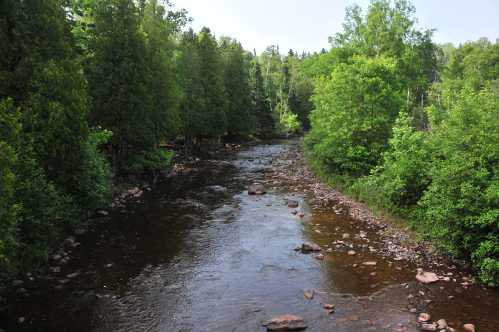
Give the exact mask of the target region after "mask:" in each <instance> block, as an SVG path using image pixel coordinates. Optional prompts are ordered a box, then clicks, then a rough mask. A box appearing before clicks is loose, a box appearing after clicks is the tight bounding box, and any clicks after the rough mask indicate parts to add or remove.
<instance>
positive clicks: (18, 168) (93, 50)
mask: <svg viewBox="0 0 499 332" xmlns="http://www.w3.org/2000/svg"><path fill="white" fill-rule="evenodd" d="M188 22H189V18H188V16H187V13H186V12H185V11H184V10H175V9H174V8H173V6H172V4H171V3H169V2H161V1H157V0H142V1H134V0H73V1H69V0H44V1H40V0H24V1H19V0H3V1H2V2H1V4H0V45H1V47H0V277H1V276H8V275H13V274H14V273H16V272H20V271H28V270H29V271H31V270H32V269H36V268H37V267H39V266H43V265H44V264H45V262H46V260H47V257H48V254H49V252H50V250H52V249H53V248H54V247H55V246H56V245H57V244H58V243H60V241H61V237H62V236H64V235H65V234H67V233H69V232H70V231H71V230H72V229H73V228H75V227H76V226H77V225H78V224H79V223H80V222H82V221H83V220H85V219H86V218H87V216H88V215H89V214H91V213H92V212H93V211H94V210H95V209H96V208H98V207H102V206H106V204H107V203H108V200H109V198H110V179H111V178H112V177H114V176H120V175H124V174H128V173H141V172H147V171H148V170H150V169H161V168H165V167H167V166H168V165H169V163H170V160H171V157H172V152H171V151H168V150H164V149H162V148H160V146H164V144H162V143H165V142H169V141H179V140H180V141H182V142H184V143H185V144H187V145H195V144H197V143H198V142H199V141H200V140H203V141H208V142H210V141H211V142H217V141H220V139H221V138H246V137H252V136H255V137H263V138H265V137H271V136H273V135H275V134H285V133H291V132H298V131H300V130H302V128H303V127H306V126H307V122H306V121H307V120H306V119H307V113H308V112H309V111H310V107H311V105H310V104H309V103H308V99H309V96H310V94H311V86H310V85H302V84H301V80H300V74H299V68H300V64H301V62H302V61H303V58H304V56H298V55H295V54H294V52H292V51H291V52H290V53H289V54H287V55H285V56H283V55H280V54H279V50H278V47H275V46H271V47H269V48H268V49H267V50H266V51H265V52H264V53H263V54H261V55H260V56H256V55H255V54H254V53H253V52H247V51H245V50H244V49H243V47H242V46H241V44H240V43H238V42H237V41H236V40H234V39H231V38H228V37H221V38H219V39H216V38H215V36H214V35H213V34H212V33H211V32H210V30H209V29H208V28H204V29H202V30H201V31H200V32H198V33H196V32H194V31H192V30H189V31H185V29H184V28H185V26H186V24H187V23H188Z"/></svg>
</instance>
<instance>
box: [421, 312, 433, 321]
mask: <svg viewBox="0 0 499 332" xmlns="http://www.w3.org/2000/svg"><path fill="white" fill-rule="evenodd" d="M430 319H431V316H430V314H427V313H426V312H422V313H420V314H419V316H418V322H420V323H426V322H429V321H430Z"/></svg>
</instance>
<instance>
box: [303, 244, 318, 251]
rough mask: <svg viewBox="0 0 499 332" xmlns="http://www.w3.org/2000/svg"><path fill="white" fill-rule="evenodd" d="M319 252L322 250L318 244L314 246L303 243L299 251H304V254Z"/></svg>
mask: <svg viewBox="0 0 499 332" xmlns="http://www.w3.org/2000/svg"><path fill="white" fill-rule="evenodd" d="M321 250H322V248H321V247H320V246H319V245H318V244H315V243H311V242H305V243H303V244H302V245H301V251H304V252H310V251H321Z"/></svg>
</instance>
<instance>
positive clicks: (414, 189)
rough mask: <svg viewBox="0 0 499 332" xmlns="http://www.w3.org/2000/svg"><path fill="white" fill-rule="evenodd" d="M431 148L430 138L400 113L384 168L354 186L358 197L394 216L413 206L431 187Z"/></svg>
mask: <svg viewBox="0 0 499 332" xmlns="http://www.w3.org/2000/svg"><path fill="white" fill-rule="evenodd" d="M431 158H432V153H431V148H430V146H429V144H428V134H427V133H425V132H421V131H417V130H415V129H414V127H413V126H412V125H411V118H409V117H408V116H407V115H406V114H405V113H404V112H401V113H400V115H399V118H398V119H397V121H396V123H395V127H394V128H393V137H392V138H391V139H390V142H389V148H388V150H387V151H386V152H385V153H384V154H383V164H381V165H380V166H378V167H376V168H375V169H373V171H372V172H371V174H370V175H369V176H367V177H364V178H361V179H359V180H358V181H357V182H356V183H355V184H354V185H353V188H352V189H353V191H354V192H356V193H358V195H359V197H360V198H361V199H363V200H365V201H368V202H370V203H374V204H376V205H378V207H382V208H386V209H388V210H390V211H392V212H403V210H404V209H406V208H409V207H412V206H414V205H415V204H416V203H417V202H418V201H419V199H420V198H421V196H422V195H423V192H424V191H425V190H426V188H427V187H428V185H429V184H430V178H429V169H430V167H431Z"/></svg>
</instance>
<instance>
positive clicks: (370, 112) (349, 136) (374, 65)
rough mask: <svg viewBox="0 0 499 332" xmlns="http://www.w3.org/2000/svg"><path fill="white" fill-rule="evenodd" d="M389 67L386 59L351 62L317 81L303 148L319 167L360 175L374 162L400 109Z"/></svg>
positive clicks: (340, 172) (392, 73) (400, 103)
mask: <svg viewBox="0 0 499 332" xmlns="http://www.w3.org/2000/svg"><path fill="white" fill-rule="evenodd" d="M399 91H400V86H399V83H398V80H397V76H396V72H395V64H394V63H393V61H392V60H391V59H388V58H380V57H378V58H374V59H367V58H363V57H356V58H355V59H354V62H353V63H352V64H340V65H338V66H337V67H336V68H335V70H334V71H333V73H332V75H331V77H330V78H329V79H326V78H320V79H318V80H317V82H316V90H315V93H314V96H313V97H312V101H313V103H314V105H315V109H314V111H313V112H312V115H311V122H312V130H311V132H310V133H309V135H308V136H307V139H306V144H307V147H308V149H309V150H310V151H311V153H312V154H313V156H314V158H316V159H317V160H318V161H320V162H321V164H322V165H323V167H325V168H326V169H328V170H329V171H331V172H335V173H338V174H349V175H363V174H367V173H368V172H369V170H370V169H371V168H373V167H374V166H376V165H377V164H378V163H379V162H380V159H381V158H380V157H381V153H382V152H383V151H384V150H385V149H386V147H387V145H388V139H389V137H390V135H391V127H392V125H393V123H394V122H395V118H396V117H397V114H398V112H399V110H400V108H401V107H402V105H403V99H402V97H401V96H400V92H399Z"/></svg>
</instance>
